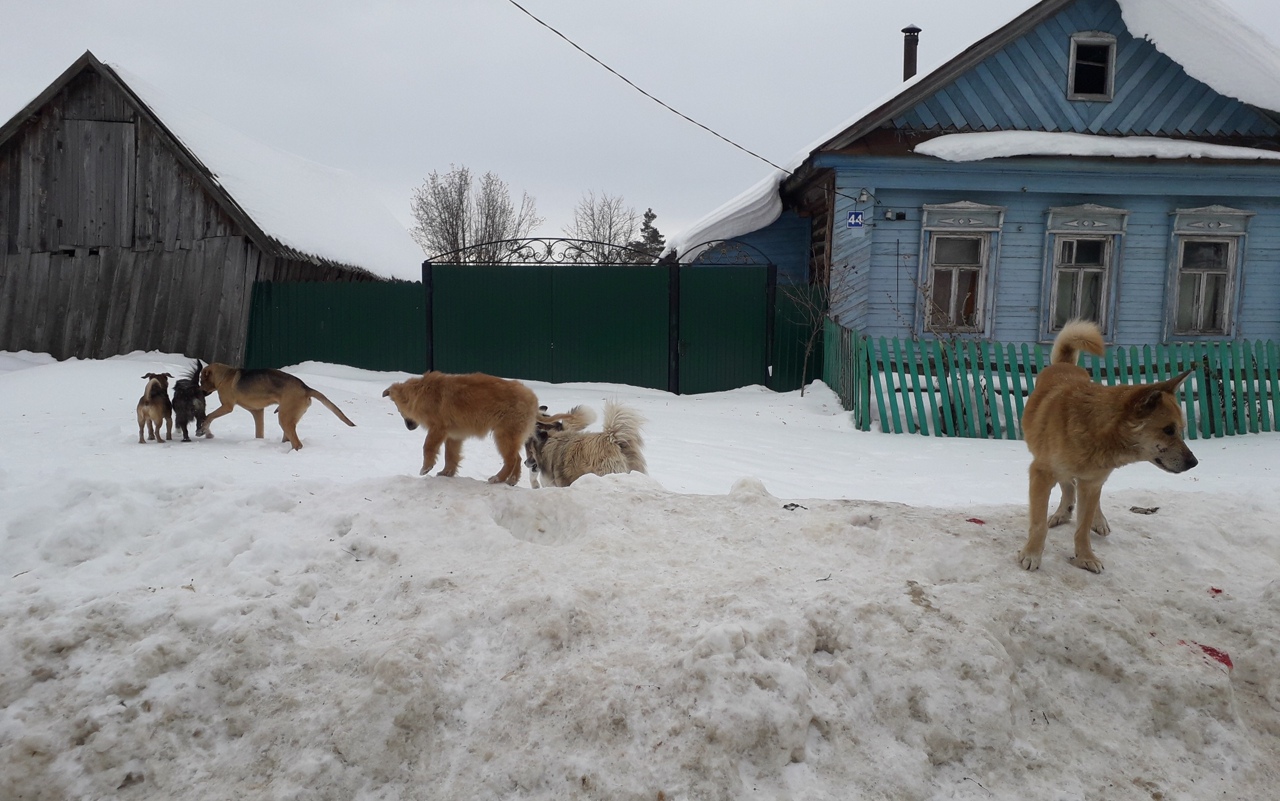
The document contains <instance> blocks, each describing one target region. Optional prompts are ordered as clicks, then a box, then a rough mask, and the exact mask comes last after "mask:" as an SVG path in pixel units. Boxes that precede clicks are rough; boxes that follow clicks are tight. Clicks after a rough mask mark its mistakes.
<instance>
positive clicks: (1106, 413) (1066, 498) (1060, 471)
mask: <svg viewBox="0 0 1280 801" xmlns="http://www.w3.org/2000/svg"><path fill="white" fill-rule="evenodd" d="M1082 350H1085V351H1088V352H1090V353H1093V354H1095V355H1098V356H1101V355H1102V354H1103V352H1104V343H1103V339H1102V333H1101V332H1100V331H1099V330H1098V326H1097V325H1095V324H1093V323H1091V322H1087V321H1081V320H1073V321H1072V322H1070V323H1067V325H1066V326H1064V327H1063V329H1062V333H1060V334H1058V338H1057V339H1056V340H1055V341H1054V343H1053V354H1052V356H1051V357H1050V360H1049V361H1050V365H1049V367H1047V368H1045V369H1044V370H1043V371H1041V373H1040V375H1039V376H1037V377H1036V384H1035V388H1034V389H1033V390H1032V392H1031V397H1030V398H1028V399H1027V406H1026V410H1025V411H1024V413H1023V415H1022V432H1023V435H1024V436H1025V438H1026V441H1027V449H1028V450H1030V451H1031V471H1030V473H1031V481H1030V490H1029V501H1030V533H1029V535H1028V537H1027V544H1026V545H1025V546H1023V548H1022V551H1021V552H1020V553H1019V554H1018V561H1019V562H1020V563H1021V564H1022V566H1023V567H1025V568H1026V569H1027V570H1035V569H1036V568H1038V567H1040V558H1041V555H1042V554H1043V552H1044V541H1045V537H1046V536H1047V535H1048V531H1049V527H1050V526H1057V525H1061V524H1062V523H1066V522H1067V521H1069V520H1070V519H1071V510H1072V506H1073V505H1078V509H1077V518H1078V519H1077V521H1076V536H1075V547H1076V553H1075V565H1076V567H1081V568H1084V569H1085V570H1090V571H1092V572H1094V573H1100V572H1102V560H1100V559H1098V557H1097V556H1095V555H1094V553H1093V547H1092V545H1091V544H1090V540H1089V531H1090V530H1091V529H1092V530H1093V531H1096V532H1097V533H1098V534H1100V535H1102V536H1106V535H1107V534H1109V533H1110V532H1111V529H1110V527H1109V526H1108V525H1107V519H1106V517H1104V516H1103V514H1102V510H1101V508H1099V504H1098V500H1099V498H1100V497H1101V495H1102V485H1103V483H1104V482H1105V481H1106V480H1107V477H1108V476H1110V475H1111V471H1113V470H1115V469H1116V468H1117V467H1123V466H1124V465H1127V464H1133V463H1135V462H1151V463H1152V464H1154V465H1155V466H1156V467H1159V468H1160V469H1162V470H1167V471H1168V472H1170V473H1181V472H1184V471H1186V470H1190V469H1191V468H1193V467H1195V466H1196V463H1197V462H1196V457H1195V455H1194V454H1192V453H1191V451H1190V449H1188V448H1187V445H1186V443H1185V442H1183V440H1182V433H1183V428H1184V427H1185V425H1186V422H1185V419H1184V418H1183V414H1182V408H1181V407H1180V406H1178V399H1177V395H1176V393H1177V390H1178V386H1179V385H1180V384H1181V383H1182V382H1183V381H1184V380H1186V378H1187V376H1189V375H1190V374H1191V373H1192V372H1193V371H1192V370H1188V371H1187V372H1185V373H1183V374H1182V375H1179V376H1177V377H1176V378H1171V379H1169V380H1168V381H1161V382H1159V383H1155V384H1137V385H1133V386H1102V385H1100V384H1095V383H1094V382H1093V381H1092V380H1090V378H1089V373H1088V372H1087V371H1086V370H1085V369H1084V368H1082V367H1079V366H1078V365H1077V364H1076V360H1077V359H1078V358H1079V356H1080V351H1082ZM1054 483H1057V484H1058V486H1059V487H1060V488H1061V489H1062V502H1061V503H1060V504H1059V506H1058V509H1057V511H1055V512H1054V513H1053V515H1052V516H1051V517H1050V516H1048V511H1049V494H1050V492H1051V491H1052V490H1053V485H1054Z"/></svg>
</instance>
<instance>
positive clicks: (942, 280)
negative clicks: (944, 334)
mask: <svg viewBox="0 0 1280 801" xmlns="http://www.w3.org/2000/svg"><path fill="white" fill-rule="evenodd" d="M931 306H932V308H931V309H930V310H929V325H930V327H933V328H946V327H948V326H950V325H951V271H950V270H938V271H936V272H934V274H933V297H932V299H931Z"/></svg>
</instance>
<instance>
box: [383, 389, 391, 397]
mask: <svg viewBox="0 0 1280 801" xmlns="http://www.w3.org/2000/svg"><path fill="white" fill-rule="evenodd" d="M382 397H384V398H389V397H391V387H387V388H386V389H384V390H382Z"/></svg>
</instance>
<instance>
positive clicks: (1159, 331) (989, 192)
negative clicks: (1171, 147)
mask: <svg viewBox="0 0 1280 801" xmlns="http://www.w3.org/2000/svg"><path fill="white" fill-rule="evenodd" d="M815 165H816V166H820V167H823V166H825V167H831V168H833V169H834V170H835V173H836V176H837V183H836V186H837V192H838V195H837V203H836V207H835V219H837V220H843V219H844V218H845V216H846V214H847V212H848V211H851V210H854V209H857V210H860V211H862V212H863V214H864V218H865V219H866V220H867V221H868V223H869V225H868V227H867V228H864V229H863V230H862V231H861V232H858V231H850V230H847V229H843V228H837V229H836V230H835V232H834V234H833V240H832V262H831V263H832V282H833V283H832V287H833V291H832V294H833V298H834V302H833V313H834V315H835V317H836V319H837V321H839V322H840V323H841V324H843V325H845V326H847V327H850V328H856V329H858V330H860V331H863V332H865V333H869V334H872V335H875V336H898V337H911V336H915V335H918V334H920V333H922V332H921V330H920V326H919V319H920V311H921V308H920V303H921V299H922V298H923V297H924V291H923V287H922V284H923V282H924V280H925V276H923V275H922V273H921V269H920V261H921V258H922V253H921V245H922V230H921V217H922V209H923V207H924V206H925V205H926V204H944V203H953V202H957V201H971V202H977V203H982V204H986V205H991V206H1000V207H1003V208H1004V209H1005V215H1004V220H1003V226H1002V228H1001V231H1000V235H999V238H998V240H999V241H998V248H999V251H998V254H996V256H995V258H994V260H993V269H992V271H991V277H990V280H992V281H994V287H993V293H992V295H993V296H992V305H991V307H990V309H989V315H990V319H991V326H990V329H989V330H988V331H986V332H984V335H985V336H989V337H990V338H992V339H996V340H999V341H1037V340H1042V339H1045V338H1046V337H1045V336H1043V332H1044V328H1045V326H1044V325H1043V322H1044V320H1043V317H1044V315H1045V314H1047V311H1046V310H1045V307H1044V301H1043V298H1044V292H1045V281H1046V273H1047V257H1048V254H1047V253H1046V248H1048V247H1049V246H1050V245H1049V238H1048V236H1047V219H1048V212H1049V209H1051V208H1055V207H1064V206H1076V205H1081V204H1086V203H1094V204H1098V205H1103V206H1108V207H1113V208H1118V209H1123V210H1125V211H1128V212H1129V215H1128V222H1127V228H1126V231H1125V233H1124V235H1123V237H1122V239H1121V244H1120V249H1119V259H1118V261H1117V263H1116V265H1115V271H1116V272H1115V279H1114V280H1115V296H1116V304H1115V309H1114V322H1113V326H1112V331H1111V336H1110V339H1111V341H1112V342H1114V343H1115V344H1126V345H1127V344H1144V343H1154V342H1162V341H1168V340H1169V339H1172V338H1173V337H1170V336H1169V335H1168V333H1167V326H1166V320H1167V317H1168V314H1169V308H1168V299H1169V290H1170V276H1171V274H1172V270H1173V268H1174V263H1173V254H1172V253H1171V248H1172V247H1173V245H1174V239H1173V229H1172V226H1173V215H1174V213H1175V212H1176V211H1177V210H1179V209H1190V208H1199V207H1205V206H1212V205H1221V206H1227V207H1231V208H1234V209H1240V210H1243V211H1248V212H1253V213H1254V216H1253V217H1252V218H1250V220H1249V227H1248V234H1247V236H1246V237H1245V238H1244V241H1243V249H1242V259H1241V266H1240V273H1239V280H1238V282H1237V284H1238V286H1237V293H1236V294H1237V297H1238V300H1239V303H1238V305H1237V309H1238V315H1237V318H1236V320H1237V321H1236V326H1235V330H1234V335H1235V336H1237V337H1244V338H1249V339H1280V162H1261V163H1231V164H1224V163H1205V164H1196V163H1186V162H1173V161H1159V160H1154V159H1141V160H1139V159H1115V160H1089V161H1077V160H1073V159H1067V158H1017V159H997V160H990V161H983V162H967V163H950V162H944V161H940V160H938V159H932V158H926V157H920V156H904V157H857V156H841V155H830V154H826V155H821V156H818V157H817V158H816V160H815ZM863 189H866V190H867V191H868V192H869V193H870V196H871V197H873V198H874V200H873V201H871V202H869V203H858V201H857V200H856V198H857V197H858V196H859V194H860V193H861V191H862V190H863ZM886 215H888V216H890V217H893V218H894V219H885V217H886ZM900 215H901V216H903V217H904V218H903V219H897V218H898V217H899V216H900ZM1178 338H1179V339H1184V338H1185V337H1178Z"/></svg>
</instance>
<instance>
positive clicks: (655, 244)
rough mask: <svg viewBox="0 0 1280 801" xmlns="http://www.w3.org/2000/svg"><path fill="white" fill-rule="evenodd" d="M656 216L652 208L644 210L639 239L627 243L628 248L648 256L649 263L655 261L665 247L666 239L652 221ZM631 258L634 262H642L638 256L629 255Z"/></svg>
mask: <svg viewBox="0 0 1280 801" xmlns="http://www.w3.org/2000/svg"><path fill="white" fill-rule="evenodd" d="M657 217H658V215H656V214H654V213H653V209H652V208H648V209H645V212H644V222H642V223H640V237H639V238H638V239H635V240H632V241H631V242H628V243H627V244H628V246H629V247H631V248H633V249H635V250H639V251H643V252H644V253H645V254H647V255H648V256H649V261H657V260H658V257H659V256H661V255H662V249H663V248H664V247H666V245H667V239H666V237H664V236H663V235H662V232H661V231H659V230H658V228H657V226H655V225H654V224H653V221H654V220H655V219H657ZM630 255H631V258H632V259H633V260H634V261H636V262H643V261H644V259H642V258H641V257H640V256H639V255H638V254H635V253H632V254H630Z"/></svg>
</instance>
